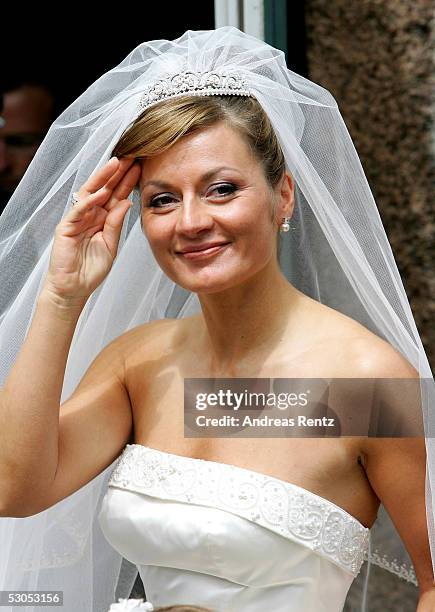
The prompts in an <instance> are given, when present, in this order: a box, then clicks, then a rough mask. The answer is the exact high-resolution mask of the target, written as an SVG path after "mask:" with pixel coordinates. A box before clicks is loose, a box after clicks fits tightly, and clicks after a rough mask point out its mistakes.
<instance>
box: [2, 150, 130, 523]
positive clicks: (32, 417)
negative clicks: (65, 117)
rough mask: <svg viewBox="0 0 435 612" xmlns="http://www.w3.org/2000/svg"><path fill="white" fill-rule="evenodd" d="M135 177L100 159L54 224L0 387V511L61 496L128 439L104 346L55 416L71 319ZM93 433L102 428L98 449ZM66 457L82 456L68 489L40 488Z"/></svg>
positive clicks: (113, 367) (104, 262)
mask: <svg viewBox="0 0 435 612" xmlns="http://www.w3.org/2000/svg"><path fill="white" fill-rule="evenodd" d="M138 175H139V167H138V166H137V165H132V161H131V160H123V161H122V162H120V161H119V160H117V159H114V160H112V161H111V162H108V164H106V166H104V167H103V168H101V169H100V170H99V171H98V172H96V173H95V175H93V177H91V178H90V179H89V180H88V181H87V182H86V183H85V184H84V185H83V187H82V188H81V189H80V191H79V200H80V203H79V204H77V205H76V206H74V207H73V208H71V210H70V211H68V213H67V214H66V215H65V217H64V218H63V219H62V221H61V222H60V223H59V225H58V226H57V228H56V232H55V240H54V243H53V248H52V253H51V258H50V265H49V270H48V273H47V276H46V278H45V282H44V286H43V289H42V291H41V293H40V296H39V298H38V302H37V305H36V309H35V314H34V317H33V319H32V322H31V325H30V328H29V332H28V334H27V337H26V339H25V341H24V343H23V345H22V347H21V350H20V352H19V353H18V356H17V359H16V361H15V363H14V365H13V367H12V369H11V371H10V372H9V375H8V377H7V378H6V381H5V383H4V385H3V388H2V389H1V391H0V431H1V444H0V513H1V515H2V516H27V515H28V514H35V513H36V512H39V511H40V510H42V509H44V506H45V505H46V503H47V500H48V501H49V502H51V501H52V502H53V503H55V501H58V499H57V497H58V498H59V499H60V498H61V497H59V496H60V495H61V491H62V495H63V496H66V495H67V494H68V493H70V492H73V491H74V490H75V489H76V488H79V487H80V486H82V485H83V484H85V482H86V481H87V480H90V479H91V478H92V477H93V476H95V475H96V474H98V472H99V471H101V470H102V469H103V468H104V467H105V465H106V464H107V465H109V464H110V463H111V461H113V459H114V457H115V456H116V452H117V451H118V450H119V448H120V447H121V446H122V444H123V442H124V441H125V440H126V438H127V437H128V432H129V430H130V428H131V421H130V418H131V413H130V406H129V401H128V394H127V392H126V390H125V387H124V386H123V383H122V359H120V358H115V359H112V357H113V355H114V353H116V350H114V348H113V346H112V347H106V349H105V350H104V351H103V352H102V353H101V355H100V356H98V358H97V360H96V362H94V364H93V365H92V366H91V368H90V370H89V371H88V373H87V375H86V377H85V378H86V380H85V379H84V380H83V381H82V383H81V385H80V388H79V389H77V390H76V392H75V393H74V395H73V397H72V398H70V400H68V402H66V403H65V405H64V406H63V408H62V411H61V414H60V397H61V391H62V386H63V380H64V376H65V368H66V361H67V358H68V353H69V349H70V346H71V341H72V337H73V335H74V330H75V327H76V324H77V321H78V318H79V316H80V313H81V311H82V309H83V307H84V305H85V304H86V301H87V299H88V298H89V296H90V295H91V294H92V292H93V291H94V290H95V288H96V287H97V286H98V285H99V284H100V283H101V282H102V280H103V279H104V278H105V277H106V276H107V274H108V272H109V271H110V268H111V266H112V264H113V261H114V258H115V256H116V253H117V248H118V242H119V235H120V231H121V228H122V222H123V219H124V216H125V213H126V212H127V210H128V208H129V207H130V202H129V201H128V200H126V199H125V198H126V197H127V196H128V194H129V193H130V192H131V190H132V188H133V187H134V185H135V184H136V183H137V180H138ZM109 357H110V359H111V364H110V365H109V364H108V358H109ZM102 369H104V371H103V370H102ZM103 403H104V406H103ZM115 403H116V405H117V406H119V409H118V410H119V412H118V413H117V416H113V418H112V419H110V418H108V414H107V413H108V411H110V408H112V409H113V407H114V405H115ZM73 413H74V414H76V417H75V425H76V427H77V429H76V430H75V431H74V432H73V431H72V429H73V428H72V425H71V424H72V421H73V419H72V416H71V415H72V414H73ZM100 428H101V429H100ZM99 431H101V432H102V433H104V434H105V435H106V444H107V446H105V447H104V451H103V453H102V454H101V451H102V445H101V444H99V441H98V435H99V434H98V432H99ZM92 436H93V437H92ZM92 443H93V444H94V446H93V449H92V451H90V450H89V445H90V444H92ZM72 455H74V457H75V460H76V461H77V463H76V464H75V465H76V466H77V470H78V469H79V462H80V460H81V461H82V464H81V467H82V468H83V471H82V472H81V474H80V475H79V474H78V473H76V476H75V477H73V478H72V479H71V482H70V485H69V489H68V490H67V489H66V487H65V486H64V487H62V486H59V487H58V489H56V490H57V491H58V495H57V497H56V495H54V496H53V495H52V493H50V494H49V492H53V491H54V489H53V483H54V481H55V478H58V475H59V474H63V475H64V476H63V477H64V479H65V478H66V475H65V470H66V468H67V466H70V467H71V468H72V467H73V465H74V461H72ZM67 458H68V459H67ZM80 458H81V459H80ZM92 462H95V464H94V465H93V466H92ZM70 475H71V474H70ZM59 482H60V481H59Z"/></svg>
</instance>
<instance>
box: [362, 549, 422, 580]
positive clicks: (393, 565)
mask: <svg viewBox="0 0 435 612" xmlns="http://www.w3.org/2000/svg"><path fill="white" fill-rule="evenodd" d="M369 558H370V563H374V565H378V566H379V567H381V568H382V569H385V570H388V571H389V572H391V573H392V574H395V575H396V576H399V578H403V579H404V580H407V581H408V582H411V583H412V584H415V586H416V587H418V582H417V576H416V575H415V570H414V567H413V566H407V565H406V564H405V563H402V564H401V565H399V564H398V562H397V559H392V560H390V559H388V557H387V555H382V556H381V555H380V554H379V552H378V551H377V550H375V551H374V552H372V553H370V555H369V554H368V552H366V553H365V555H364V560H365V561H368V560H369Z"/></svg>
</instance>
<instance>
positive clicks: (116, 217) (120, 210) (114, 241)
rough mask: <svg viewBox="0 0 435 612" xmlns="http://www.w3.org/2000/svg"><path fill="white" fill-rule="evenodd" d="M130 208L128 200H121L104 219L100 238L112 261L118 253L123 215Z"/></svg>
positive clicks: (130, 204)
mask: <svg viewBox="0 0 435 612" xmlns="http://www.w3.org/2000/svg"><path fill="white" fill-rule="evenodd" d="M131 206H132V203H131V202H130V201H129V200H122V201H121V202H119V205H118V206H117V207H116V208H115V209H114V210H112V212H111V213H110V214H108V215H107V217H106V220H105V223H104V227H103V234H102V237H103V240H104V242H105V243H106V246H107V248H108V249H109V251H110V254H111V256H112V257H113V259H115V257H116V254H117V251H118V244H119V238H120V236H121V229H122V224H123V221H124V217H125V214H126V212H127V211H128V209H129V208H130V207H131Z"/></svg>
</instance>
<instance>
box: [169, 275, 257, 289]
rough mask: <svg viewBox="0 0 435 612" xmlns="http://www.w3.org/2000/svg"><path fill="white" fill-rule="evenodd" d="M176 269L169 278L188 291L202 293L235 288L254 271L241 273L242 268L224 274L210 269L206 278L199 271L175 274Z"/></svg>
mask: <svg viewBox="0 0 435 612" xmlns="http://www.w3.org/2000/svg"><path fill="white" fill-rule="evenodd" d="M173 272H174V271H173V270H171V274H168V273H167V274H168V276H169V278H171V279H172V280H173V281H174V282H175V283H177V285H180V287H183V289H186V290H187V291H191V292H193V293H202V294H212V293H219V292H221V291H227V290H228V289H233V288H234V287H237V286H238V285H241V284H242V283H243V282H245V281H246V280H248V279H249V278H250V277H251V276H253V274H254V273H252V272H251V273H249V272H248V271H245V273H243V274H242V273H241V272H240V269H239V270H237V271H236V272H235V273H234V274H228V272H227V273H225V275H223V274H222V273H221V272H219V271H214V272H213V271H209V272H208V273H207V274H206V275H204V278H201V274H200V273H199V272H200V271H198V272H197V273H196V274H195V273H193V272H192V273H191V274H188V273H184V274H174V273H173Z"/></svg>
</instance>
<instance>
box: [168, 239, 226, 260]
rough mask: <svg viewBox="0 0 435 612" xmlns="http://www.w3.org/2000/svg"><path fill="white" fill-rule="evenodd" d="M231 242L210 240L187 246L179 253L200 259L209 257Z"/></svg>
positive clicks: (187, 257)
mask: <svg viewBox="0 0 435 612" xmlns="http://www.w3.org/2000/svg"><path fill="white" fill-rule="evenodd" d="M228 244H229V242H209V243H206V244H201V245H197V246H191V247H187V249H183V250H182V251H178V252H177V254H178V255H182V256H183V257H185V258H186V259H199V258H201V257H207V256H208V255H214V254H215V253H218V252H219V251H221V250H222V249H223V248H224V247H226V246H227V245H228Z"/></svg>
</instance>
